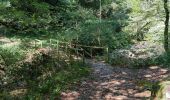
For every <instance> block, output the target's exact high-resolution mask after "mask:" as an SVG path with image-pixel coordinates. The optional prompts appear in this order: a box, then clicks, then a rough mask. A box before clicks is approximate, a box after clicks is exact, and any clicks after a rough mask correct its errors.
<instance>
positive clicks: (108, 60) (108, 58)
mask: <svg viewBox="0 0 170 100" xmlns="http://www.w3.org/2000/svg"><path fill="white" fill-rule="evenodd" d="M106 53H107V58H106V59H107V62H108V63H109V62H110V55H109V47H107V48H106Z"/></svg>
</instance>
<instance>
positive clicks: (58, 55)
mask: <svg viewBox="0 0 170 100" xmlns="http://www.w3.org/2000/svg"><path fill="white" fill-rule="evenodd" d="M57 56H58V59H59V41H58V40H57Z"/></svg>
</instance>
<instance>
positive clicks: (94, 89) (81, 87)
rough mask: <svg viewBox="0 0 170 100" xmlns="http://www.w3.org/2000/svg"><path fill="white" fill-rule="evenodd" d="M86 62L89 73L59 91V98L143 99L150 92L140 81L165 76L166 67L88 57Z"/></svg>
mask: <svg viewBox="0 0 170 100" xmlns="http://www.w3.org/2000/svg"><path fill="white" fill-rule="evenodd" d="M86 63H88V64H89V65H90V66H91V68H92V73H91V74H90V76H89V77H88V78H85V79H83V80H82V81H80V82H78V83H77V84H76V85H75V86H72V88H70V89H69V90H66V91H65V92H62V93H61V100H143V99H144V100H146V99H149V97H150V96H151V92H150V91H149V90H148V89H147V87H144V86H143V85H144V83H146V82H154V81H161V80H163V79H164V78H166V77H168V76H169V70H168V69H166V68H160V67H158V66H151V67H149V68H145V69H144V68H142V69H130V68H125V67H120V66H117V67H116V66H114V67H113V66H111V65H109V64H106V63H104V62H99V61H96V60H92V59H89V60H86Z"/></svg>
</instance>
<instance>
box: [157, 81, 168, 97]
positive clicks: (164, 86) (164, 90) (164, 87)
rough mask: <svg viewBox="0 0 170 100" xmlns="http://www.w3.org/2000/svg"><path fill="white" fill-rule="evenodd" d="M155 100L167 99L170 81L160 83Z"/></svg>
mask: <svg viewBox="0 0 170 100" xmlns="http://www.w3.org/2000/svg"><path fill="white" fill-rule="evenodd" d="M156 99H157V100H169V99H170V81H164V82H161V83H160V89H159V90H158V92H157V96H156Z"/></svg>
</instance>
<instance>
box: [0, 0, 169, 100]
mask: <svg viewBox="0 0 170 100" xmlns="http://www.w3.org/2000/svg"><path fill="white" fill-rule="evenodd" d="M169 8H170V2H169V1H168V0H0V43H1V45H0V87H2V88H0V91H3V92H0V98H1V97H3V98H7V97H8V96H9V95H10V96H9V98H13V96H11V92H9V91H11V90H15V87H22V86H23V87H27V88H29V90H27V93H26V95H25V94H24V95H23V94H22V93H21V94H22V96H21V95H20V96H19V98H21V97H24V98H34V97H42V96H44V94H46V95H49V94H50V95H53V96H54V95H55V96H56V95H57V96H58V95H59V93H60V91H61V90H63V89H65V88H66V87H67V86H68V85H69V84H71V83H74V82H75V81H77V80H79V79H80V78H81V77H83V76H87V75H88V73H89V72H90V69H89V68H88V67H81V66H88V65H84V64H82V62H78V61H74V60H71V61H70V62H69V65H68V62H67V61H66V60H68V59H69V60H70V58H67V57H63V55H64V54H67V53H68V52H67V51H63V50H61V51H63V52H62V54H60V55H58V53H56V52H53V51H55V49H54V50H53V49H52V50H51V49H49V48H48V49H47V48H46V47H50V46H49V44H48V43H49V42H50V43H51V41H63V42H68V43H70V44H76V45H84V46H93V47H94V46H97V47H105V48H109V50H108V51H107V52H108V54H109V61H108V62H109V63H110V64H112V65H121V66H130V67H137V68H140V67H148V66H150V65H161V66H164V67H165V66H166V67H167V66H169V65H170V64H169V62H170V61H169V60H170V57H169V56H168V53H167V52H169V42H170V40H169V39H168V37H169V38H170V36H169V34H170V32H169V30H168V28H169V23H168V22H169ZM35 41H36V43H40V45H37V46H36V47H33V46H32V45H36V44H34V42H35ZM41 43H43V44H44V45H45V46H44V45H42V44H41ZM136 44H137V46H135V45H136ZM50 45H51V44H50ZM39 47H41V48H39ZM143 47H145V48H143ZM44 48H45V49H44ZM83 49H85V50H86V51H87V52H90V49H89V48H83ZM139 49H140V50H139ZM164 49H165V50H164ZM165 51H166V52H165ZM37 52H38V53H37ZM92 52H93V53H94V56H95V58H96V59H100V60H101V59H102V60H103V59H104V60H105V59H107V58H105V57H102V56H103V54H104V53H105V52H106V51H104V50H103V49H95V50H93V51H92ZM134 52H135V53H134ZM69 53H70V52H69ZM71 53H72V55H74V54H76V52H71ZM80 53H82V52H80ZM108 54H106V55H108ZM54 55H57V56H54ZM140 55H142V56H140ZM143 55H144V56H143ZM85 56H86V57H88V56H87V55H85ZM129 56H130V57H131V58H129ZM132 56H133V57H132ZM58 58H60V59H58ZM28 59H29V60H30V59H31V61H28ZM72 59H74V57H73V58H72ZM129 59H130V60H129ZM28 62H29V63H28ZM44 62H45V63H44ZM70 65H71V66H70ZM54 77H55V78H54ZM53 78H54V79H53ZM42 80H43V81H42ZM54 83H56V84H57V85H53V84H54ZM23 91H25V89H24V90H23ZM33 92H35V93H33ZM55 96H54V98H56V97H55ZM14 97H15V96H14ZM16 98H18V97H17V96H16Z"/></svg>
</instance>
